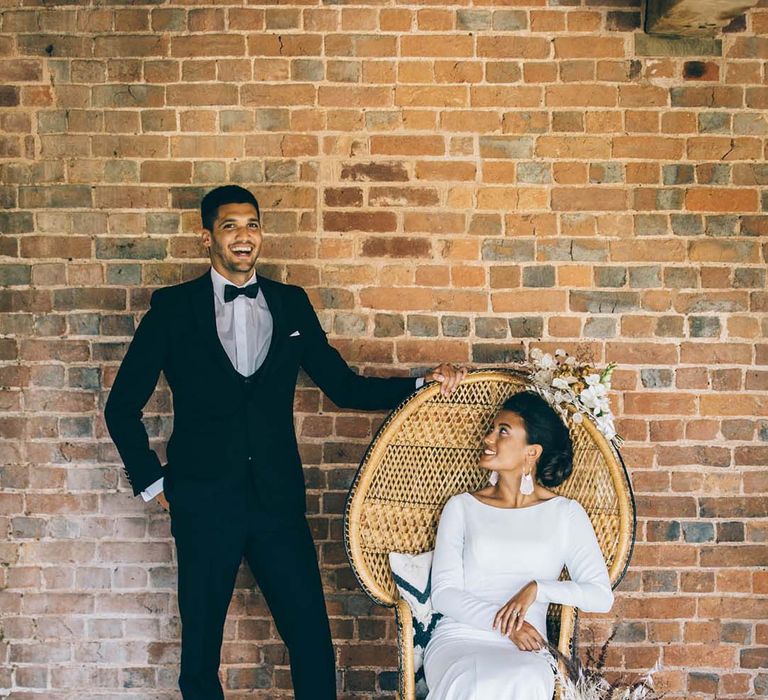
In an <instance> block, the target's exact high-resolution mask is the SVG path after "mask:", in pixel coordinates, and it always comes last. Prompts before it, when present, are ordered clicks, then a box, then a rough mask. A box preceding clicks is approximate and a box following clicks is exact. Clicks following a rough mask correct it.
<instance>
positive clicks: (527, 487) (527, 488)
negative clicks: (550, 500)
mask: <svg viewBox="0 0 768 700" xmlns="http://www.w3.org/2000/svg"><path fill="white" fill-rule="evenodd" d="M520 493H521V494H523V496H530V495H531V494H532V493H533V477H532V476H531V472H528V473H527V474H523V478H522V479H520Z"/></svg>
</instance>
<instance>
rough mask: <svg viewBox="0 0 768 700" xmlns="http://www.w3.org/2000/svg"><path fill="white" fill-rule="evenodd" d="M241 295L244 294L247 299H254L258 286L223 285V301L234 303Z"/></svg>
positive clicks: (257, 293)
mask: <svg viewBox="0 0 768 700" xmlns="http://www.w3.org/2000/svg"><path fill="white" fill-rule="evenodd" d="M241 294H245V296H247V297H248V298H249V299H255V298H256V297H257V296H258V295H259V285H258V283H257V284H249V285H248V286H247V287H235V285H234V284H225V285H224V301H225V302H227V301H234V300H235V299H237V297H239V296H240V295H241Z"/></svg>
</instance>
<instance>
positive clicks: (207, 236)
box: [200, 228, 213, 248]
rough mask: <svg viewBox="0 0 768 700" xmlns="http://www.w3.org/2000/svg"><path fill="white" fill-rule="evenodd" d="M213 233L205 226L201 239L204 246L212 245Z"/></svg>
mask: <svg viewBox="0 0 768 700" xmlns="http://www.w3.org/2000/svg"><path fill="white" fill-rule="evenodd" d="M212 235H213V234H212V233H211V232H210V231H209V230H208V229H207V228H204V229H203V230H202V233H201V235H200V240H201V242H202V244H203V248H210V247H211V236H212Z"/></svg>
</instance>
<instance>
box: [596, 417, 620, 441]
mask: <svg viewBox="0 0 768 700" xmlns="http://www.w3.org/2000/svg"><path fill="white" fill-rule="evenodd" d="M595 424H596V425H597V429H598V430H599V431H600V432H601V433H602V434H603V435H605V437H607V438H608V439H609V440H612V439H613V438H615V437H616V428H615V427H614V425H613V418H612V417H611V416H597V418H595Z"/></svg>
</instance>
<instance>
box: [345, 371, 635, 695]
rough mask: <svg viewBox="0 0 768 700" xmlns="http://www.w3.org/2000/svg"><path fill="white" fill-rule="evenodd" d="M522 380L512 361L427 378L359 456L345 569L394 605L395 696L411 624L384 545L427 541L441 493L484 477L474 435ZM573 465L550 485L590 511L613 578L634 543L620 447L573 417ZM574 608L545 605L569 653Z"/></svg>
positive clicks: (406, 689) (407, 674) (555, 638)
mask: <svg viewBox="0 0 768 700" xmlns="http://www.w3.org/2000/svg"><path fill="white" fill-rule="evenodd" d="M526 388H527V384H526V378H525V376H524V375H522V374H520V373H517V372H514V371H510V370H475V371H472V372H470V373H469V375H468V376H467V378H466V379H465V380H464V381H463V382H462V384H460V385H459V387H458V388H457V390H456V391H455V392H454V393H453V394H452V395H451V396H450V397H447V398H446V397H444V396H442V395H441V394H440V391H439V386H437V385H435V384H431V385H427V386H425V387H423V388H422V389H420V390H419V391H417V392H416V393H415V394H413V395H412V396H411V397H409V398H408V399H407V400H406V401H404V402H403V403H402V404H401V405H400V407H398V408H397V409H396V410H395V411H394V412H393V413H392V414H391V415H390V416H389V417H388V419H387V420H386V421H385V423H384V424H383V425H382V427H381V428H380V429H379V431H378V433H377V435H376V436H375V438H374V439H373V441H372V443H371V445H370V447H369V448H368V451H367V453H366V455H365V457H364V458H363V461H362V463H361V465H360V468H359V470H358V472H357V475H356V477H355V480H354V483H353V485H352V488H351V490H350V494H349V498H348V500H347V506H346V513H345V520H344V538H345V544H346V547H347V554H348V556H349V560H350V563H351V565H352V569H353V570H354V572H355V575H356V576H357V579H358V581H359V582H360V585H361V586H362V588H363V590H364V591H365V592H366V593H367V594H368V595H369V596H370V598H371V599H372V600H373V601H374V602H376V603H378V604H379V605H384V606H389V607H394V608H395V612H396V618H397V628H398V647H399V660H400V678H399V686H400V688H399V690H400V698H401V700H413V698H414V696H415V683H414V673H413V639H412V636H413V627H412V621H411V614H410V610H409V608H408V605H407V603H405V601H404V600H402V599H400V598H399V596H398V593H397V588H396V587H395V584H394V581H393V578H392V572H391V570H390V568H389V559H388V555H389V553H390V552H408V553H413V554H418V553H421V552H425V551H427V550H430V549H433V548H434V544H435V533H436V529H437V523H438V520H439V518H440V513H441V512H442V509H443V506H444V505H445V502H446V501H447V500H448V499H449V498H450V497H451V496H453V495H455V494H457V493H462V492H464V491H475V490H477V489H479V488H481V487H482V486H484V485H485V484H486V483H487V481H488V472H486V471H485V470H483V469H481V468H480V467H478V459H479V455H480V444H481V439H482V437H483V435H484V434H485V433H486V431H487V430H488V428H489V426H490V425H491V423H492V421H493V418H494V416H495V415H496V413H497V411H498V409H499V407H500V405H501V404H502V403H503V402H504V401H505V400H506V399H507V398H508V397H510V396H512V395H513V394H515V393H517V392H518V391H521V390H524V389H526ZM569 428H570V433H571V438H572V440H573V445H574V469H573V474H572V475H571V476H570V478H569V479H568V480H567V481H566V482H565V483H564V484H562V485H561V486H560V487H558V488H557V489H554V490H555V491H557V492H558V493H559V494H561V495H563V496H567V497H569V498H573V499H575V500H577V501H579V502H580V503H581V504H582V506H584V508H585V510H586V511H587V513H588V514H589V517H590V519H591V521H592V525H593V526H594V528H595V532H596V533H597V539H598V541H599V543H600V547H601V549H602V551H603V554H604V555H605V560H606V563H607V565H608V570H609V573H610V577H611V582H612V583H613V585H614V586H615V585H616V584H617V583H618V582H619V580H620V579H621V577H622V576H623V574H624V571H625V570H626V567H627V564H628V562H629V557H630V555H631V551H632V546H633V543H634V530H635V509H634V502H633V499H632V492H631V488H630V484H629V479H628V477H627V473H626V470H625V468H624V465H623V463H622V461H621V457H620V455H619V453H618V451H617V450H616V449H615V448H614V446H613V445H612V444H611V443H609V442H608V440H606V439H605V437H604V436H603V435H602V434H601V433H600V432H599V431H598V430H597V429H596V428H595V427H594V425H593V424H592V423H591V422H590V421H588V420H584V421H583V422H582V423H579V424H574V423H572V424H571V425H570V426H569ZM576 619H577V612H576V611H575V610H574V609H573V608H569V607H562V608H561V607H560V606H550V611H549V615H548V634H549V638H550V641H551V642H553V643H557V645H558V647H559V648H560V650H561V651H562V652H563V653H565V654H568V655H570V654H571V653H572V651H573V650H572V646H573V643H574V635H575V629H576Z"/></svg>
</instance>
